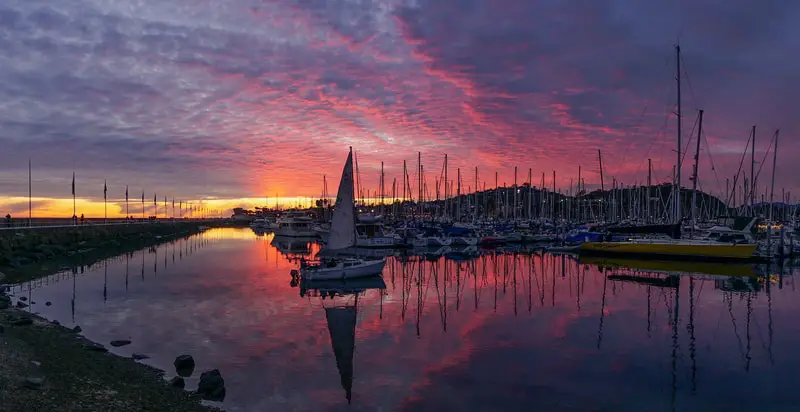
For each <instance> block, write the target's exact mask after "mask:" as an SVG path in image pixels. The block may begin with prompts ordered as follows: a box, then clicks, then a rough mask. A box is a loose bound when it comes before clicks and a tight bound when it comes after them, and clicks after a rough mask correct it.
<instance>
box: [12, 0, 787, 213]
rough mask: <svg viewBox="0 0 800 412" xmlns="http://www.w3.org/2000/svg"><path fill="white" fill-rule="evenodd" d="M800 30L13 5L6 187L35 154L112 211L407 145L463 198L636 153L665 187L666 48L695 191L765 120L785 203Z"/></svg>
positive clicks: (543, 6)
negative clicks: (122, 199)
mask: <svg viewBox="0 0 800 412" xmlns="http://www.w3.org/2000/svg"><path fill="white" fill-rule="evenodd" d="M799 19H800V3H797V2H793V1H789V0H775V1H772V2H769V3H766V4H764V5H762V6H761V7H757V8H756V7H753V5H752V4H751V3H750V2H745V1H743V0H736V1H722V0H705V1H689V0H679V1H673V2H657V1H640V2H623V1H619V0H596V1H584V2H562V1H555V0H545V1H536V2H531V1H525V0H505V1H488V0H405V1H402V0H331V1H323V0H294V1H291V0H235V1H227V2H219V1H211V0H192V1H189V0H136V1H119V0H74V1H69V2H45V1H39V0H7V1H4V2H2V4H0V144H1V146H0V147H1V148H2V150H0V195H5V196H24V195H25V194H26V193H27V160H28V158H31V159H32V161H33V165H34V184H35V187H36V191H37V193H38V195H41V196H49V197H56V198H58V197H61V198H65V197H69V196H70V189H69V186H70V185H69V183H70V179H71V176H72V171H73V170H75V171H76V173H77V175H78V177H79V179H78V181H79V183H80V185H81V186H82V187H84V188H86V187H95V188H98V190H96V191H95V192H96V193H91V194H86V195H84V196H88V197H91V198H94V199H101V198H102V191H101V190H99V188H101V187H102V182H103V179H108V181H109V186H110V187H113V190H114V193H115V197H116V198H119V194H120V193H122V190H124V185H126V184H128V185H131V187H132V188H133V187H135V188H136V191H139V190H142V189H144V190H146V191H147V192H148V193H152V192H157V193H164V194H168V195H169V196H170V198H171V197H172V196H176V197H179V198H187V199H188V198H193V199H199V198H220V199H241V198H247V197H262V196H265V195H270V196H274V195H275V194H276V193H277V194H279V195H281V196H287V197H288V196H317V195H319V193H320V192H321V186H322V175H323V174H326V175H328V177H329V180H330V181H331V186H332V187H331V189H330V190H331V191H332V190H335V185H336V180H337V179H338V174H339V173H340V167H341V163H342V162H343V160H344V156H345V154H346V151H347V147H348V146H353V147H354V149H355V150H356V151H357V152H358V154H359V169H360V172H361V175H362V176H361V178H362V182H363V184H364V186H365V187H367V188H369V189H370V190H375V189H376V188H377V182H378V175H377V171H378V170H379V168H380V162H381V161H384V162H385V167H386V171H387V174H389V176H388V177H387V182H388V183H391V181H392V179H393V178H395V177H397V178H398V180H399V181H402V180H400V171H401V170H402V162H403V160H408V161H409V167H410V170H415V167H416V152H417V151H421V152H423V163H424V164H425V165H426V168H425V171H426V175H428V176H429V179H433V178H434V176H436V175H438V173H439V171H440V170H441V161H442V158H443V155H444V154H445V153H448V154H449V155H450V158H451V162H450V164H451V165H452V166H453V168H455V167H460V168H462V169H463V170H462V171H465V170H468V172H467V174H466V176H469V177H466V178H465V183H464V184H465V185H467V184H468V183H467V182H469V183H472V185H473V186H474V183H473V182H474V167H476V166H477V167H478V168H479V173H480V175H481V176H480V180H482V181H483V180H486V181H487V185H488V186H492V185H493V184H494V182H492V181H491V180H492V179H493V176H492V175H493V174H494V172H495V171H499V173H500V183H501V184H502V183H503V182H506V183H510V182H511V181H512V179H513V176H512V173H513V167H514V166H519V167H520V170H521V172H520V175H519V180H520V181H522V180H525V179H527V169H528V168H533V171H534V176H535V178H534V182H535V183H538V182H539V180H540V177H539V176H540V174H541V173H542V172H546V173H547V176H548V178H547V179H548V182H549V181H550V175H551V173H552V171H553V170H556V171H557V173H558V181H557V185H558V186H559V187H562V188H566V186H567V185H568V184H569V179H575V178H577V169H578V166H582V167H583V171H584V172H583V176H582V177H583V178H584V179H585V180H586V183H587V184H590V185H593V184H598V183H599V176H598V174H597V173H596V172H597V170H598V167H597V151H598V150H601V151H602V152H603V157H604V164H605V165H606V173H607V176H613V177H615V178H617V179H618V180H619V181H622V182H623V183H625V184H633V183H635V182H643V181H644V180H645V174H646V171H647V160H646V159H647V158H651V159H652V160H653V164H654V167H655V169H656V170H655V174H656V178H657V180H659V181H664V180H669V179H670V175H671V171H672V166H673V165H674V164H675V154H674V149H675V147H676V142H675V135H676V127H675V117H674V116H672V115H671V114H670V113H671V112H672V111H673V110H674V102H675V82H674V80H673V79H674V76H675V73H676V69H675V55H674V50H673V45H674V44H675V43H676V42H677V41H678V40H680V43H681V45H682V48H683V61H682V63H683V70H682V72H683V73H682V74H683V76H682V77H683V80H684V82H683V85H684V87H683V102H684V105H683V113H684V122H683V124H684V127H683V131H684V136H688V135H689V134H690V133H691V132H692V130H693V127H692V125H693V124H694V123H695V118H696V109H698V108H702V109H704V110H705V119H704V124H703V128H704V131H705V134H706V137H707V141H708V144H706V143H703V144H702V145H701V149H702V153H701V167H700V174H701V186H702V187H703V188H705V189H707V190H710V191H713V192H716V193H720V192H722V191H724V186H725V179H726V178H732V176H733V175H734V174H735V173H736V170H737V168H738V164H739V158H740V156H741V153H742V150H743V149H744V147H745V143H746V141H747V138H748V133H749V129H750V127H751V126H752V125H753V124H757V125H758V127H757V151H759V153H758V154H757V157H758V158H759V160H760V159H761V158H762V157H763V153H764V151H765V150H766V149H767V147H768V146H769V139H770V137H771V135H772V133H773V132H774V130H775V129H777V128H780V129H781V140H780V142H779V165H780V167H779V168H778V176H777V186H778V187H781V188H784V187H785V188H787V189H795V191H797V190H800V185H798V184H797V179H796V178H795V176H798V175H800V166H798V164H797V162H792V161H791V158H792V157H793V156H796V155H797V154H798V153H800V139H797V138H796V137H795V134H796V133H798V131H799V130H800V127H798V126H800V124H798V122H800V121H799V120H797V117H796V116H793V110H795V108H796V106H797V102H796V94H797V93H796V92H795V91H797V90H800V76H797V73H798V72H800V57H798V56H797V54H796V53H792V52H793V51H794V50H798V48H800V29H798V28H797V26H796V25H794V24H793V22H796V21H798V20H799ZM684 144H685V145H686V147H687V148H692V150H693V147H694V145H693V144H690V141H689V140H688V139H686V140H684ZM692 155H693V153H690V154H689V155H688V156H687V157H686V158H685V163H684V167H683V173H684V176H688V175H689V173H690V171H691V165H690V163H691V158H692ZM768 160H769V161H768V162H767V163H766V164H765V165H764V170H762V174H761V177H760V178H759V179H760V181H761V182H762V184H765V182H767V181H768V178H764V176H768V175H769V172H770V171H771V159H768ZM712 164H713V166H714V168H713V170H712ZM767 169H770V170H767ZM412 174H413V172H412ZM452 175H455V173H453V174H452ZM411 180H412V181H413V180H415V179H414V178H413V177H412V178H411ZM684 182H685V183H684V184H687V185H688V181H687V180H684ZM548 185H549V183H548ZM430 186H433V185H432V184H430ZM132 190H133V189H132ZM88 191H89V189H84V190H83V192H84V193H86V192H88Z"/></svg>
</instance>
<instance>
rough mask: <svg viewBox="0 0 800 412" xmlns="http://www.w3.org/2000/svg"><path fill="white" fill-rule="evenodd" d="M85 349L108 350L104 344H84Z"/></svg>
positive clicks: (93, 350)
mask: <svg viewBox="0 0 800 412" xmlns="http://www.w3.org/2000/svg"><path fill="white" fill-rule="evenodd" d="M85 347H86V350H88V351H89V352H108V349H107V348H106V347H105V346H100V345H86V346H85Z"/></svg>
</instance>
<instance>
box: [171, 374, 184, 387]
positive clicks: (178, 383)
mask: <svg viewBox="0 0 800 412" xmlns="http://www.w3.org/2000/svg"><path fill="white" fill-rule="evenodd" d="M169 385H170V386H172V387H173V388H179V389H183V388H185V387H186V381H184V380H183V378H181V377H180V376H176V377H174V378H172V379H171V380H170V381H169Z"/></svg>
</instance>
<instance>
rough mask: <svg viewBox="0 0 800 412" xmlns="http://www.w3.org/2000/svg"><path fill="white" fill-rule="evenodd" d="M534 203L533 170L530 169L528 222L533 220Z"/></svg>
mask: <svg viewBox="0 0 800 412" xmlns="http://www.w3.org/2000/svg"><path fill="white" fill-rule="evenodd" d="M532 202H533V169H532V168H528V214H527V217H528V221H531V220H533V215H531V213H532V212H533V208H532V207H531V206H532V204H533V203H532Z"/></svg>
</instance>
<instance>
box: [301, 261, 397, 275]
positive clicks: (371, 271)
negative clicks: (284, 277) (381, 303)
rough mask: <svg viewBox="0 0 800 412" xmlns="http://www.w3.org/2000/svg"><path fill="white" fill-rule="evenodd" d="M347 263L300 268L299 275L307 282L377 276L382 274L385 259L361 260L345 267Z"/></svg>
mask: <svg viewBox="0 0 800 412" xmlns="http://www.w3.org/2000/svg"><path fill="white" fill-rule="evenodd" d="M346 263H353V262H348V261H340V262H337V263H336V265H335V266H333V267H324V266H308V267H304V268H300V274H301V276H302V277H303V279H307V280H346V279H356V278H364V277H369V276H377V275H380V274H381V272H383V267H384V266H386V259H385V258H384V259H380V260H362V261H360V262H359V263H355V264H351V265H349V266H345V264H346Z"/></svg>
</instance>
